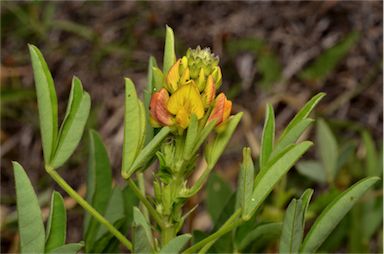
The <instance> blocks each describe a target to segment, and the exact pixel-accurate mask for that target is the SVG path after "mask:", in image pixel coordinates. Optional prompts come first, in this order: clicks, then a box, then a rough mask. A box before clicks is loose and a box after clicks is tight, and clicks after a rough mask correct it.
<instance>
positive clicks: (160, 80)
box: [152, 67, 165, 91]
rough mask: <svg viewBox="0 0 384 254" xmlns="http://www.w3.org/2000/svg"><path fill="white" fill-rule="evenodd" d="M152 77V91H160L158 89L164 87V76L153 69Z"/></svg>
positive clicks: (157, 69) (156, 68)
mask: <svg viewBox="0 0 384 254" xmlns="http://www.w3.org/2000/svg"><path fill="white" fill-rule="evenodd" d="M152 75H153V83H154V85H155V87H154V88H153V89H154V90H156V91H160V89H161V88H163V87H164V85H165V77H164V74H163V73H162V72H161V70H160V69H159V68H158V67H153V68H152Z"/></svg>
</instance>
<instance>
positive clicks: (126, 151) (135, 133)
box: [122, 78, 146, 178]
mask: <svg viewBox="0 0 384 254" xmlns="http://www.w3.org/2000/svg"><path fill="white" fill-rule="evenodd" d="M145 121H146V120H145V112H144V107H143V106H142V103H141V101H140V100H139V99H138V98H137V95H136V89H135V85H134V84H133V82H132V81H131V80H130V79H128V78H126V79H125V115H124V145H123V164H122V174H123V176H125V178H128V177H129V176H130V175H131V174H132V173H133V172H131V171H130V169H131V166H132V164H133V163H134V161H135V159H136V157H137V156H138V154H139V152H140V151H141V149H142V148H143V145H144V139H145V136H144V135H145V125H146V123H145Z"/></svg>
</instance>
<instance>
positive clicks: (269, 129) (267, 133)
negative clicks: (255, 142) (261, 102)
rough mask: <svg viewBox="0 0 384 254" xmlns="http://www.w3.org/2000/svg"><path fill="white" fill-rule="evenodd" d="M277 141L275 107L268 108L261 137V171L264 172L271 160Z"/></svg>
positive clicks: (269, 106)
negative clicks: (275, 140)
mask: <svg viewBox="0 0 384 254" xmlns="http://www.w3.org/2000/svg"><path fill="white" fill-rule="evenodd" d="M274 139H275V114H274V113H273V107H272V106H271V105H268V106H267V110H266V112H265V123H264V128H263V135H262V137H261V152H260V159H259V162H260V170H261V171H264V170H265V167H266V164H267V162H268V160H269V158H270V155H271V153H272V150H273V145H274Z"/></svg>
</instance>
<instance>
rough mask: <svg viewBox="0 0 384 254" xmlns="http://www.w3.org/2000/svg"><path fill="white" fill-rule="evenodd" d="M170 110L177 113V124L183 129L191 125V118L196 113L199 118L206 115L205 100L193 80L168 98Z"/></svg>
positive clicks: (174, 113)
mask: <svg viewBox="0 0 384 254" xmlns="http://www.w3.org/2000/svg"><path fill="white" fill-rule="evenodd" d="M167 109H168V111H169V112H170V113H171V114H173V115H176V124H177V125H178V126H180V127H181V128H182V129H185V128H187V127H188V125H189V121H190V118H191V116H192V114H194V115H195V116H196V117H197V119H201V118H203V116H204V106H203V101H202V100H201V96H200V93H199V89H198V88H197V87H196V85H195V83H194V82H193V81H189V82H188V83H187V84H185V85H183V86H181V87H180V88H178V89H177V90H176V92H175V93H174V94H172V95H171V97H170V98H169V100H168V103H167Z"/></svg>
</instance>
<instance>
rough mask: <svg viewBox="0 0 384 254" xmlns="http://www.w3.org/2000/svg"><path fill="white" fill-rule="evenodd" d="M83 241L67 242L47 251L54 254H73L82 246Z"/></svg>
mask: <svg viewBox="0 0 384 254" xmlns="http://www.w3.org/2000/svg"><path fill="white" fill-rule="evenodd" d="M83 246H84V244H83V243H69V244H65V245H62V246H60V247H58V248H56V249H54V250H52V251H51V252H49V253H55V254H72V253H73V254H75V253H78V252H79V251H80V249H81V248H83Z"/></svg>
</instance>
